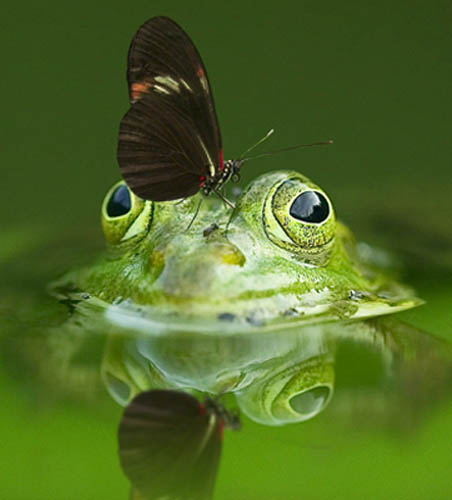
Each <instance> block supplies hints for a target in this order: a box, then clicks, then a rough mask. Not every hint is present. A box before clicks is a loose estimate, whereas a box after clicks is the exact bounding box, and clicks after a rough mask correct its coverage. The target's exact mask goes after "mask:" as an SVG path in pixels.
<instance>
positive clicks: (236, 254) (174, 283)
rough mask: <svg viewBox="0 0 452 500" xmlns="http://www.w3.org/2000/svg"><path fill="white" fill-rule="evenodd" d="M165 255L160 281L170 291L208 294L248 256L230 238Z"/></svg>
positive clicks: (167, 292)
mask: <svg viewBox="0 0 452 500" xmlns="http://www.w3.org/2000/svg"><path fill="white" fill-rule="evenodd" d="M187 250H188V251H185V252H180V251H178V252H177V253H173V254H170V255H168V256H167V258H166V259H165V265H164V268H163V270H162V273H161V274H160V276H159V279H158V281H159V282H160V285H161V286H162V287H163V289H164V291H165V293H166V294H167V295H170V296H173V297H176V296H177V297H179V298H183V297H185V298H189V297H196V296H198V297H200V296H209V295H210V294H212V293H215V290H214V289H215V288H216V287H220V288H221V286H222V283H224V282H227V281H228V280H229V279H230V278H231V277H232V276H233V275H234V274H235V273H236V272H238V271H239V269H240V267H241V266H243V265H244V264H245V260H246V259H245V256H244V255H243V253H242V252H241V251H240V250H239V249H238V248H237V247H236V246H235V245H232V244H230V243H229V242H208V243H205V244H204V245H202V246H197V247H195V248H190V249H188V248H187Z"/></svg>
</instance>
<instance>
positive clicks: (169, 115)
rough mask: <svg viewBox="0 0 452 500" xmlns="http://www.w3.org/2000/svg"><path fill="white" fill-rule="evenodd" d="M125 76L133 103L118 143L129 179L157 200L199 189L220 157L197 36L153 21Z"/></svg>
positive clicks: (133, 49)
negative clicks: (195, 37)
mask: <svg viewBox="0 0 452 500" xmlns="http://www.w3.org/2000/svg"><path fill="white" fill-rule="evenodd" d="M127 81H128V86H129V96H130V101H131V103H132V107H131V109H130V110H129V112H128V113H127V114H126V115H125V117H124V118H123V120H122V121H121V125H120V131H119V143H118V162H119V166H120V169H121V173H122V175H123V177H124V178H125V180H126V182H127V184H128V185H129V187H131V189H132V190H133V191H134V192H135V193H136V194H137V195H138V196H140V197H142V198H145V199H150V200H155V201H163V200H170V199H176V198H182V197H186V196H190V195H192V194H194V193H196V192H197V191H198V190H199V186H200V183H201V182H202V180H203V179H202V178H206V177H209V176H214V175H215V173H216V172H217V171H218V170H219V169H221V168H222V159H221V137H220V130H219V126H218V120H217V116H216V112H215V106H214V102H213V99H212V92H211V89H210V84H209V80H208V77H207V73H206V70H205V68H204V65H203V63H202V60H201V57H200V55H199V53H198V51H197V50H196V47H195V46H194V45H193V42H192V41H191V39H190V38H189V36H188V35H187V34H186V33H185V32H184V30H183V29H182V28H181V27H180V26H178V25H177V24H176V23H175V22H174V21H172V20H171V19H168V18H167V17H155V18H152V19H150V20H149V21H147V22H146V23H144V24H143V25H142V26H141V27H140V28H139V30H138V31H137V33H136V34H135V36H134V38H133V40H132V43H131V45H130V49H129V55H128V69H127ZM146 122H147V123H146ZM165 170H167V172H165V173H164V171H165ZM167 184H173V185H172V186H169V185H167Z"/></svg>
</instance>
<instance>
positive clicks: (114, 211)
mask: <svg viewBox="0 0 452 500" xmlns="http://www.w3.org/2000/svg"><path fill="white" fill-rule="evenodd" d="M200 196H201V195H196V196H193V197H191V198H188V199H184V200H179V201H174V202H149V201H143V200H141V199H140V198H138V197H136V196H135V195H134V194H133V193H132V192H131V191H130V190H129V189H128V188H127V186H126V185H125V184H124V183H123V182H119V183H117V184H115V185H114V186H113V187H112V188H111V189H110V191H109V192H108V193H107V195H106V197H105V200H104V202H103V205H102V214H101V218H102V227H103V231H104V234H105V238H106V241H107V246H108V251H107V253H106V255H105V256H103V257H102V258H101V259H99V261H98V262H96V263H95V264H94V265H92V266H90V267H86V268H83V269H80V270H76V271H73V272H71V273H69V274H68V275H66V276H65V277H63V278H62V279H61V280H60V281H59V282H58V283H56V284H55V285H54V291H57V292H58V293H59V294H60V295H61V294H63V295H65V296H67V295H68V290H70V291H71V294H72V296H73V295H74V293H75V294H77V293H79V294H80V296H83V297H85V298H86V297H89V298H91V299H94V298H95V299H96V300H97V301H101V302H102V303H103V304H105V305H111V304H113V305H121V304H122V307H123V308H127V307H128V308H131V307H132V308H136V307H139V308H140V311H141V312H142V314H146V315H147V316H148V317H157V316H158V317H159V318H172V320H174V318H179V319H180V320H181V321H183V322H185V324H186V325H192V328H191V329H192V330H194V331H197V330H199V328H198V323H199V322H202V321H205V320H208V321H209V322H210V323H209V324H210V326H209V330H210V331H214V330H216V329H218V330H220V331H222V329H223V326H224V325H226V324H228V325H229V327H230V326H231V325H232V328H239V327H240V328H241V327H262V326H263V325H269V326H270V327H271V326H272V325H273V326H274V325H275V324H278V325H280V324H282V323H284V324H293V323H297V324H298V323H300V322H302V323H306V322H313V321H314V322H318V321H327V320H336V319H346V318H366V317H371V316H379V315H382V314H388V313H392V312H396V311H400V310H403V309H407V308H410V307H413V306H415V305H418V304H419V303H420V302H421V301H419V299H416V298H415V297H414V296H413V295H412V292H411V290H410V289H409V288H407V287H405V286H403V285H401V284H399V283H397V282H396V281H395V280H394V279H392V277H390V276H388V274H387V272H386V271H384V270H382V269H380V268H379V267H378V266H377V265H376V264H375V262H374V259H373V258H372V252H371V251H369V247H365V248H366V252H363V251H362V248H361V247H360V246H359V245H356V243H355V241H354V238H353V235H352V234H351V232H350V230H349V229H348V228H347V227H346V226H344V225H343V224H342V223H341V222H339V221H338V220H337V219H336V215H335V212H334V208H333V205H332V202H331V201H330V200H329V198H328V196H327V194H326V193H325V192H324V191H323V190H322V189H321V188H319V187H318V186H316V185H315V184H314V183H312V182H311V181H310V180H309V179H307V178H306V177H304V176H303V175H301V174H299V173H297V172H292V171H277V172H274V173H269V174H265V175H263V176H261V177H259V178H257V179H256V180H254V181H253V182H252V183H251V184H250V185H249V186H248V187H247V188H246V189H245V190H244V192H243V193H242V194H241V195H240V196H239V197H238V198H237V199H236V200H235V209H231V208H230V207H228V206H226V205H225V204H224V203H223V202H222V201H221V200H219V199H218V198H216V197H214V196H210V197H208V198H207V199H203V200H202V203H201V206H200V209H199V213H198V214H197V216H196V218H195V219H194V221H193V216H194V213H195V211H196V209H197V207H198V204H199V202H200ZM313 196H314V197H316V198H315V199H316V200H317V202H318V203H317V205H318V207H317V208H318V209H319V211H318V213H317V214H314V216H310V214H309V213H307V214H306V213H304V212H303V210H304V208H303V203H305V201H306V200H307V201H308V205H309V200H310V199H311V201H312V197H313ZM121 197H122V198H121ZM118 199H119V202H118ZM121 199H122V202H121ZM121 203H122V204H121ZM305 204H306V203H305ZM300 207H301V208H300ZM308 208H309V207H308ZM305 212H306V210H305ZM192 221H193V223H192V224H191V222H192ZM190 224H191V227H190V228H189V229H187V228H188V227H189V226H190ZM369 255H370V257H369ZM363 256H365V258H364V257H363ZM143 311H145V313H143ZM159 321H162V322H163V323H165V319H162V320H159ZM212 322H213V323H215V325H217V327H213V326H212V325H213V323H212ZM222 325H223V326H222Z"/></svg>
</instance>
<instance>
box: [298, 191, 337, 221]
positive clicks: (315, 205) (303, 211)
mask: <svg viewBox="0 0 452 500" xmlns="http://www.w3.org/2000/svg"><path fill="white" fill-rule="evenodd" d="M289 213H290V215H291V216H292V217H294V218H295V219H298V220H301V221H303V222H312V223H317V224H318V223H320V222H323V221H324V220H326V219H327V218H328V215H329V213H330V206H329V204H328V201H327V200H326V198H325V196H323V194H321V193H319V192H317V191H305V192H304V193H301V194H300V195H298V196H297V197H296V198H295V200H294V201H293V203H292V205H291V207H290V212H289Z"/></svg>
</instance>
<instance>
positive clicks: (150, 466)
mask: <svg viewBox="0 0 452 500" xmlns="http://www.w3.org/2000/svg"><path fill="white" fill-rule="evenodd" d="M118 437H119V456H120V462H121V466H122V469H123V471H124V473H125V474H126V476H127V477H128V478H129V480H130V482H131V483H132V486H133V488H134V489H135V490H136V493H135V494H136V495H138V496H140V495H141V496H142V497H144V498H147V499H153V498H160V497H165V498H166V497H169V498H173V497H174V498H183V499H200V500H203V499H209V498H211V496H212V493H213V488H214V485H215V478H216V474H217V469H218V465H219V460H220V453H221V425H220V418H219V417H218V416H217V415H215V414H214V413H211V412H207V411H206V410H205V408H204V406H203V405H202V404H201V403H199V401H198V400H197V399H196V398H194V397H193V396H190V395H188V394H185V393H183V392H178V391H169V390H152V391H147V392H143V393H141V394H139V395H138V396H137V397H136V398H134V399H133V400H132V401H131V403H130V404H129V405H128V407H127V408H126V410H125V412H124V415H123V417H122V420H121V423H120V426H119V433H118Z"/></svg>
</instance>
